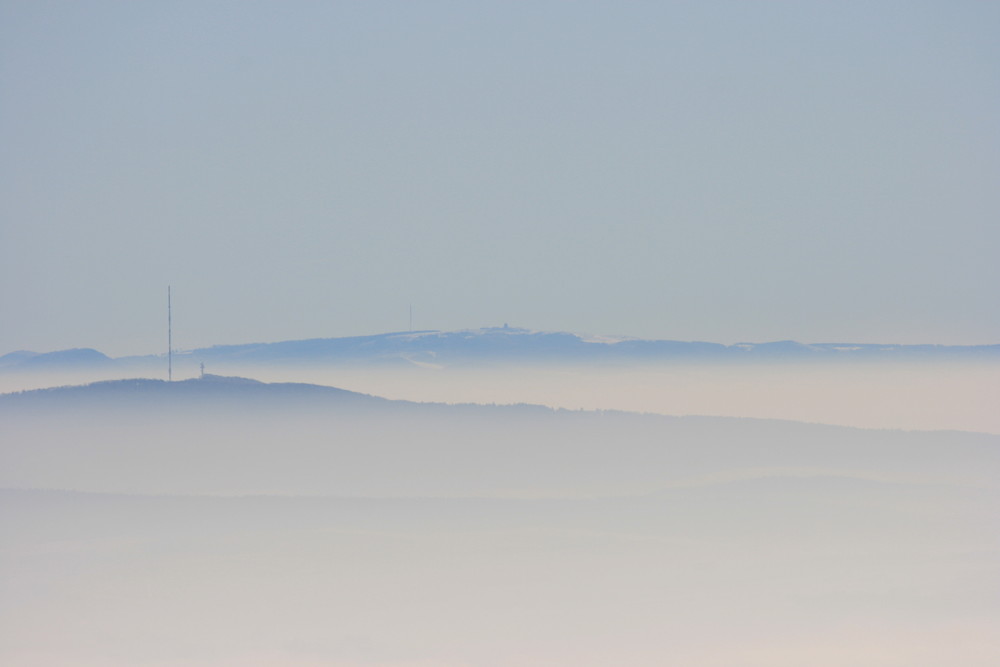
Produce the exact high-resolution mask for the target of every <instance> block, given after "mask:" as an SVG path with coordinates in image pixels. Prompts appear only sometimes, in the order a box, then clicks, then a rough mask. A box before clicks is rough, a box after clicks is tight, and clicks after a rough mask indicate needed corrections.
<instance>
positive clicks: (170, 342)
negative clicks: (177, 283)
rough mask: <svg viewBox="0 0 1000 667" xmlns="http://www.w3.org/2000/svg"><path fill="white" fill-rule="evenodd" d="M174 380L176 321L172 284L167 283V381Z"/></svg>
mask: <svg viewBox="0 0 1000 667" xmlns="http://www.w3.org/2000/svg"><path fill="white" fill-rule="evenodd" d="M173 381H174V323H173V314H172V312H171V310H170V285H167V382H173Z"/></svg>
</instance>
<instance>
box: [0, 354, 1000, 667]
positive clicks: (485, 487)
mask: <svg viewBox="0 0 1000 667" xmlns="http://www.w3.org/2000/svg"><path fill="white" fill-rule="evenodd" d="M0 443H2V449H0V488H3V489H5V490H4V491H2V503H0V507H2V518H0V531H2V534H0V542H2V544H3V550H2V559H3V560H2V566H0V576H2V590H0V659H2V661H3V662H5V663H9V664H18V665H55V664H73V665H134V664H151V665H267V666H271V665H286V664H302V665H336V666H341V665H382V666H386V665H395V666H402V665H406V666H413V665H421V666H426V665H476V666H478V665H512V664H517V665H570V664H573V665H607V664H623V663H624V664H639V665H684V666H689V665H694V666H700V665H706V666H708V665H712V666H715V665H718V666H720V667H721V666H722V665H727V666H728V665H760V666H761V667H763V666H765V665H766V666H769V667H770V666H775V665H789V666H791V665H801V664H813V665H831V666H832V665H843V664H852V665H871V666H873V667H874V666H876V665H878V666H882V665H900V666H902V665H907V666H913V665H927V666H930V665H939V664H942V662H949V661H958V662H961V663H962V664H964V665H983V666H985V665H992V664H994V663H995V662H996V661H997V660H998V659H1000V644H998V642H997V641H996V639H995V634H996V633H995V632H994V630H995V628H996V627H997V623H998V620H1000V605H998V603H997V600H1000V595H998V593H1000V579H998V577H997V574H998V568H1000V544H998V531H997V528H998V524H997V520H996V516H997V509H998V508H1000V484H998V483H997V479H1000V477H998V474H997V473H998V472H1000V436H996V435H989V434H983V433H972V432H960V431H903V430H887V429H883V430H875V429H858V428H852V427H843V426H832V425H820V424H808V423H801V422H791V421H781V420H760V419H737V418H722V417H704V416H703V417H696V416H688V417H679V416H666V415H656V414H638V413H629V412H620V411H609V410H565V409H552V408H549V407H545V406H537V405H527V404H514V405H481V404H480V405H477V404H471V403H467V404H447V403H418V402H409V401H398V400H387V399H385V398H382V397H378V396H372V395H367V394H360V393H356V392H351V391H345V390H342V389H335V388H331V387H322V386H315V385H307V384H296V383H263V382H259V381H256V380H251V379H245V378H234V377H222V376H217V375H213V374H207V375H205V376H204V377H201V378H192V379H186V380H180V381H174V382H165V381H162V380H124V381H108V382H100V383H96V384H91V385H86V386H78V387H63V388H54V389H45V390H37V391H25V392H21V393H14V394H7V395H3V396H0Z"/></svg>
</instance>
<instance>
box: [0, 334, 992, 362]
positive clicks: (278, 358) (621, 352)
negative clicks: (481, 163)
mask: <svg viewBox="0 0 1000 667" xmlns="http://www.w3.org/2000/svg"><path fill="white" fill-rule="evenodd" d="M163 356H164V355H162V354H159V355H145V356H132V357H120V358H117V359H112V358H110V357H107V356H105V355H104V354H102V353H101V352H98V351H97V350H93V349H87V348H84V349H74V350H61V351H57V352H48V353H41V354H39V353H35V352H29V351H23V350H22V351H17V352H11V353H9V354H6V355H3V356H0V372H4V371H13V372H21V371H24V372H31V371H42V370H51V369H59V368H84V367H111V366H119V367H141V366H143V365H148V364H151V363H157V364H159V363H162V360H163ZM783 360H794V361H807V360H809V361H812V360H815V361H865V360H880V361H881V360H906V361H928V360H1000V344H996V345H958V346H956V345H898V344H870V343H862V344H855V343H809V344H805V343H799V342H796V341H790V340H787V341H775V342H767V343H736V344H734V345H723V344H720V343H709V342H703V341H676V340H644V339H638V338H610V337H603V338H600V337H587V336H582V335H579V334H573V333H567V332H546V331H534V330H530V329H523V328H516V327H507V326H504V327H486V328H481V329H469V330H463V331H436V330H431V331H412V332H393V333H384V334H375V335H369V336H348V337H341V338H312V339H305V340H291V341H280V342H274V343H246V344H238V345H215V346H212V347H207V348H200V349H195V350H184V351H175V352H174V361H175V363H176V364H182V365H192V364H196V363H198V362H206V363H209V362H212V363H218V362H227V363H240V364H268V365H270V364H378V365H386V364H388V365H406V366H421V365H429V366H442V365H444V366H446V365H452V364H459V365H467V364H478V363H486V364H490V363H603V362H656V361H670V362H683V361H722V362H740V361H768V362H774V361H783Z"/></svg>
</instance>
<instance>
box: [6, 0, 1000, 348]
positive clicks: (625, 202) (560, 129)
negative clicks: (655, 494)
mask: <svg viewBox="0 0 1000 667" xmlns="http://www.w3.org/2000/svg"><path fill="white" fill-rule="evenodd" d="M998 35H1000V4H997V3H986V2H952V1H949V2H936V3H926V2H854V3H842V2H766V3H765V2H759V3H750V2H686V3H664V2H632V3H619V2H614V3H613V2H601V3H596V2H530V3H529V2H520V3H515V2H482V1H477V2H350V3H348V2H247V1H240V2H219V1H205V0H199V1H198V2H183V1H176V0H174V1H171V2H158V3H154V2H101V1H88V2H68V1H65V2H45V1H40V0H32V1H30V2H27V1H25V2H10V1H6V0H4V1H2V2H0V353H3V352H7V351H11V350H14V349H20V348H27V349H34V350H38V351H46V350H51V349H58V348H66V347H78V346H90V347H96V348H98V349H101V350H103V351H105V352H107V353H110V354H115V355H117V354H126V353H139V352H155V351H159V350H160V349H161V348H162V347H163V346H164V345H165V333H164V328H165V306H166V303H165V302H166V286H167V284H172V285H173V290H174V297H175V299H174V306H175V308H174V322H175V344H176V345H177V346H178V347H181V348H191V347H197V346H203V345H210V344H216V343H236V342H249V341H268V340H281V339H291V338H310V337H326V336H342V335H353V334H366V333H377V332H382V331H389V330H399V329H405V328H406V326H407V309H408V305H409V304H410V303H412V304H413V308H414V326H415V327H417V328H440V329H454V328H468V327H478V326H483V325H497V324H502V323H504V322H509V323H510V324H511V325H519V326H526V327H532V328H539V329H551V330H571V331H578V332H589V333H596V334H628V335H636V336H643V337H657V338H678V339H704V340H712V341H719V342H735V341H738V340H753V341H761V340H774V339H786V338H793V339H797V340H802V341H848V340H849V341H858V342H872V341H878V342H939V343H984V342H998V341H1000V309H998V307H997V304H998V298H997V297H998V293H997V292H998V290H997V286H998V285H1000V217H998V212H1000V123H998V118H1000V38H998Z"/></svg>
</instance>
